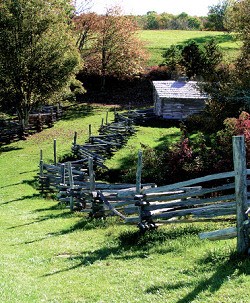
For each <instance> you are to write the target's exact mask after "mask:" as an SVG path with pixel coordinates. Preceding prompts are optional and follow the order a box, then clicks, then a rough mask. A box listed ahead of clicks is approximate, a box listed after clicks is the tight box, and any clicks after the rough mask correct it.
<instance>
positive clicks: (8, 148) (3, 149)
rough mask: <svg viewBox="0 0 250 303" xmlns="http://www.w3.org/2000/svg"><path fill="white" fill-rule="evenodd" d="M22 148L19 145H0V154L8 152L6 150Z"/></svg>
mask: <svg viewBox="0 0 250 303" xmlns="http://www.w3.org/2000/svg"><path fill="white" fill-rule="evenodd" d="M21 149H22V148H21V147H14V146H8V145H7V146H1V147H0V155H1V154H2V153H8V152H11V151H14V150H21Z"/></svg>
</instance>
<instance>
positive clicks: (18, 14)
mask: <svg viewBox="0 0 250 303" xmlns="http://www.w3.org/2000/svg"><path fill="white" fill-rule="evenodd" d="M72 9H73V7H72V6H71V5H70V1H67V0H59V1H58V0H57V1H56V0H43V1H39V0H5V1H1V4H0V104H1V106H2V107H4V108H8V109H11V110H13V111H15V112H17V114H18V117H19V119H20V121H23V122H24V124H27V120H28V115H29V112H30V111H31V109H32V108H34V107H36V106H38V105H39V104H42V103H43V102H45V100H46V99H47V98H49V97H51V96H52V95H53V94H54V93H55V92H58V91H59V90H61V89H62V88H63V87H65V85H67V83H68V81H69V78H70V77H72V76H73V75H74V73H75V71H76V68H77V67H78V65H79V62H80V57H79V54H78V51H77V48H76V47H75V42H74V41H73V40H72V34H71V30H70V17H71V15H72V12H73V11H72Z"/></svg>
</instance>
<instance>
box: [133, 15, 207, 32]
mask: <svg viewBox="0 0 250 303" xmlns="http://www.w3.org/2000/svg"><path fill="white" fill-rule="evenodd" d="M135 19H136V21H137V24H138V26H139V28H141V29H151V30H155V29H169V30H202V29H205V28H206V23H207V17H192V16H189V15H188V14H187V13H184V12H183V13H181V14H179V15H173V14H169V13H162V14H157V13H156V12H155V11H150V12H148V13H147V14H146V15H141V16H135Z"/></svg>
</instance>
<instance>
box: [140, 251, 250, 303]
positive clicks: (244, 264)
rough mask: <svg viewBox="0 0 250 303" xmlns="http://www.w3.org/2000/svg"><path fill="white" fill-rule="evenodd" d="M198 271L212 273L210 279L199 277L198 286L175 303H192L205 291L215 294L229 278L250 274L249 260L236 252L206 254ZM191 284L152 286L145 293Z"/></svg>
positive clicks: (169, 289)
mask: <svg viewBox="0 0 250 303" xmlns="http://www.w3.org/2000/svg"><path fill="white" fill-rule="evenodd" d="M216 253H218V252H216ZM198 263H199V265H200V271H201V272H202V273H205V272H208V273H209V272H210V271H212V272H214V271H215V272H214V274H212V275H211V277H210V278H208V279H204V278H203V275H201V280H200V282H199V284H198V285H197V286H196V287H195V288H194V289H193V290H192V291H190V292H189V293H188V294H187V295H185V296H184V297H183V298H181V299H180V300H178V301H177V303H188V302H194V301H195V299H196V298H198V297H199V296H200V294H201V293H204V292H206V291H208V292H210V293H211V294H212V293H216V292H217V291H218V290H219V289H220V288H221V287H222V286H223V284H224V283H226V282H228V280H229V279H230V277H232V276H234V278H235V277H239V276H241V275H249V274H250V259H249V258H248V257H243V256H240V255H238V254H237V253H236V252H230V254H229V255H227V254H225V255H220V254H219V256H215V254H214V253H208V255H207V256H205V257H204V258H203V259H201V260H200V261H199V262H198ZM191 284H193V283H191V282H188V281H187V282H176V283H165V284H161V285H154V286H152V287H150V288H148V289H147V290H146V293H151V294H158V293H159V292H161V291H164V292H169V291H171V290H177V289H180V288H183V287H185V288H187V287H190V285H191Z"/></svg>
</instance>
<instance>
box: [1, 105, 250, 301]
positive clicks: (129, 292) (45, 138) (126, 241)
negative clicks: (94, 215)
mask: <svg viewBox="0 0 250 303" xmlns="http://www.w3.org/2000/svg"><path fill="white" fill-rule="evenodd" d="M106 110H107V108H105V107H97V106H85V105H83V106H82V107H79V108H77V109H76V110H72V111H70V112H69V113H68V114H67V116H66V117H65V118H64V119H63V120H61V121H59V122H58V123H57V124H56V125H55V127H54V128H51V129H48V130H45V131H44V132H42V133H39V134H36V135H34V136H32V137H29V138H28V139H27V140H26V141H20V142H16V143H13V144H10V145H8V146H4V147H1V149H0V168H1V174H0V190H1V191H0V208H1V212H0V224H1V229H0V247H1V259H0V285H1V287H0V295H1V302H3V303H17V302H18V303H23V302H27V303H34V302H50V303H52V302H54V303H55V302H60V303H61V302H63V303H73V302H75V303H76V302H78V303H79V302H82V303H83V302H84V303H100V302H103V303H135V302H138V303H140V302H146V303H151V302H158V303H166V302H168V303H188V302H196V303H198V302H199V303H203V302H211V303H212V302H213V303H214V302H218V303H219V302H220V303H223V302H230V303H232V302H233V303H236V302H237V303H239V302H243V303H246V302H248V301H249V296H248V292H247V289H249V286H250V278H249V277H250V276H249V274H250V260H241V259H237V258H235V255H234V251H235V240H228V241H221V242H214V243H213V242H208V241H200V240H199V239H198V237H197V234H198V232H199V231H204V230H209V229H210V230H213V229H217V228H220V227H221V226H222V225H225V226H226V225H227V224H215V223H209V224H205V223H204V224H201V223H197V224H192V225H191V226H190V225H181V226H177V225H175V226H174V225H169V226H163V227H161V228H160V229H159V230H158V232H156V233H153V234H151V235H147V236H146V237H144V238H140V239H139V238H138V237H137V228H136V227H133V226H124V224H123V223H122V222H120V221H118V220H116V219H114V218H111V219H108V220H106V221H101V222H97V223H95V222H91V221H89V220H88V219H87V218H86V217H85V215H84V214H82V213H74V214H71V213H70V212H69V210H68V209H64V208H60V207H58V204H57V201H54V200H48V199H47V200H45V199H43V198H42V197H41V196H40V194H39V192H38V190H37V189H36V185H37V182H36V176H37V173H38V162H39V152H40V149H43V153H44V160H45V161H46V162H52V159H53V139H55V138H56V139H57V142H58V156H60V157H61V156H63V155H65V154H67V153H68V152H69V151H70V147H71V142H72V140H73V135H74V131H77V132H78V134H79V142H80V141H82V142H84V141H85V140H86V138H87V133H88V125H89V124H91V125H92V128H93V132H96V131H97V128H98V126H99V125H100V123H101V118H102V117H105V113H106ZM151 132H152V130H150V129H147V128H140V129H138V133H137V135H136V136H135V137H134V138H131V140H130V141H129V142H128V145H129V146H133V152H134V149H136V148H137V147H136V146H138V145H136V143H135V142H137V144H139V143H140V141H141V140H145V138H147V143H148V144H152V146H154V145H156V144H158V142H159V141H160V137H162V135H165V136H166V137H168V134H169V135H170V137H171V135H172V137H171V138H172V139H174V138H175V137H176V136H178V129H155V132H154V136H153V137H152V133H151ZM169 132H170V133H169ZM151 137H152V138H151ZM150 138H151V139H150ZM133 142H134V143H133ZM121 152H122V153H125V151H124V150H123V151H121ZM130 152H131V150H130V149H127V153H126V154H125V155H124V156H126V157H129V154H130ZM117 157H118V158H119V156H118V155H117ZM119 161H120V160H119ZM119 161H117V162H116V164H115V163H113V165H119Z"/></svg>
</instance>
